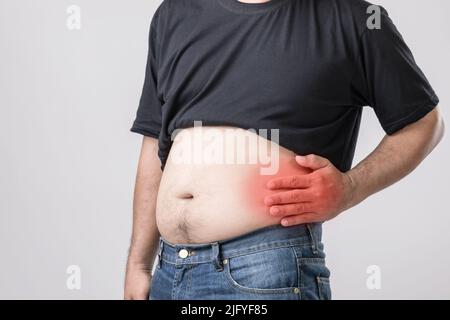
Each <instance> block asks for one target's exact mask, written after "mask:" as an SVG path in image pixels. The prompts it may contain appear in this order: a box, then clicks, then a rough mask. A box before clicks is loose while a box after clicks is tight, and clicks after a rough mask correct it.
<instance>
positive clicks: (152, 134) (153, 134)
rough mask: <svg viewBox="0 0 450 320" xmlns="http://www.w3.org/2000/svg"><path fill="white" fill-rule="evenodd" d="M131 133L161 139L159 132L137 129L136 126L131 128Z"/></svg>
mask: <svg viewBox="0 0 450 320" xmlns="http://www.w3.org/2000/svg"><path fill="white" fill-rule="evenodd" d="M130 131H131V132H134V133H138V134H142V135H143V136H146V137H151V138H155V139H159V132H157V131H153V130H149V129H144V128H142V127H136V126H133V127H131V129H130Z"/></svg>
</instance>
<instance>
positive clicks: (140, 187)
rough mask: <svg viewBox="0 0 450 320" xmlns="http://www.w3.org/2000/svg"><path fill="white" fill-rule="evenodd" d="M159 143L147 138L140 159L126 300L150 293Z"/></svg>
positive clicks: (158, 176)
mask: <svg viewBox="0 0 450 320" xmlns="http://www.w3.org/2000/svg"><path fill="white" fill-rule="evenodd" d="M157 151H158V141H157V140H156V139H153V138H149V137H144V139H143V142H142V148H141V155H140V158H139V164H138V170H137V176H136V185H135V191H134V203H133V235H132V239H131V246H130V252H129V257H128V262H127V271H126V277H125V299H127V300H128V299H129V300H138V299H147V298H148V294H149V292H150V280H151V270H152V263H153V260H154V258H155V255H156V250H157V246H158V238H159V232H158V229H157V226H156V218H155V208H156V197H157V194H158V188H159V182H160V180H161V174H162V172H161V168H160V160H159V158H158V155H157Z"/></svg>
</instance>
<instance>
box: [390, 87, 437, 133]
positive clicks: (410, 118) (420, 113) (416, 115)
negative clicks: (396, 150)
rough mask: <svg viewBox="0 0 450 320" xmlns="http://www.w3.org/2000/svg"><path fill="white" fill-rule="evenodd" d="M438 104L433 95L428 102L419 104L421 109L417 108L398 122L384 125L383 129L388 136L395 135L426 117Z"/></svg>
mask: <svg viewBox="0 0 450 320" xmlns="http://www.w3.org/2000/svg"><path fill="white" fill-rule="evenodd" d="M438 104H439V98H438V97H437V96H436V95H434V96H433V97H431V98H430V99H429V100H427V101H425V102H422V103H420V104H419V105H421V107H419V108H417V109H416V110H415V111H413V112H412V113H410V114H409V115H407V116H405V117H403V118H401V119H399V120H396V121H393V122H390V123H389V124H385V125H383V128H384V130H385V131H386V133H387V134H388V135H392V134H394V133H396V132H397V131H399V130H401V129H403V128H404V127H406V126H408V125H410V124H412V123H414V122H417V121H419V120H420V119H422V118H423V117H424V116H426V115H427V114H428V113H430V112H431V111H432V110H433V109H434V108H436V107H437V105H438Z"/></svg>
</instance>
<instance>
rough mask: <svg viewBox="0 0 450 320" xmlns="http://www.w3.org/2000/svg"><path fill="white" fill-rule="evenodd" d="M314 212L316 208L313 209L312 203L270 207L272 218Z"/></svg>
mask: <svg viewBox="0 0 450 320" xmlns="http://www.w3.org/2000/svg"><path fill="white" fill-rule="evenodd" d="M313 211H314V208H313V205H312V203H310V202H302V203H295V204H287V205H284V206H273V207H270V209H269V213H270V214H271V215H272V216H277V217H283V216H291V215H297V214H304V213H310V212H313Z"/></svg>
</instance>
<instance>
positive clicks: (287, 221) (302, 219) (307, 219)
mask: <svg viewBox="0 0 450 320" xmlns="http://www.w3.org/2000/svg"><path fill="white" fill-rule="evenodd" d="M314 222H320V218H319V216H318V215H317V214H316V213H304V214H300V215H297V216H292V217H286V218H283V219H282V220H281V225H282V226H283V227H289V226H296V225H299V224H305V223H314Z"/></svg>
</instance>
